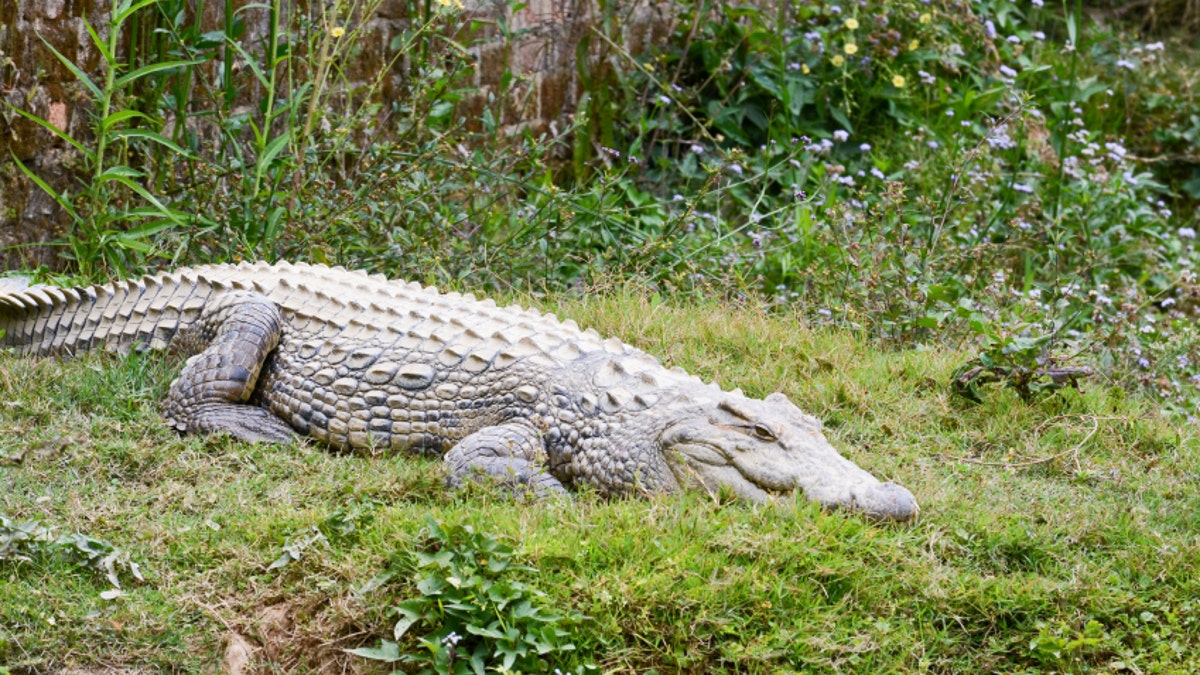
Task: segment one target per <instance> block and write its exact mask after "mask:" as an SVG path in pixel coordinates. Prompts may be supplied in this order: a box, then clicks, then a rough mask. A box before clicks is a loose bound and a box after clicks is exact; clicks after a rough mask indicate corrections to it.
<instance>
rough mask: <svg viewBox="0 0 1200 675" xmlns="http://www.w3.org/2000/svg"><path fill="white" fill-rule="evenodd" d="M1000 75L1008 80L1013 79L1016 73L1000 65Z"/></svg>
mask: <svg viewBox="0 0 1200 675" xmlns="http://www.w3.org/2000/svg"><path fill="white" fill-rule="evenodd" d="M1000 74H1001V75H1003V76H1005V77H1008V78H1013V77H1016V76H1017V71H1015V70H1013V69H1012V68H1009V67H1008V66H1006V65H1004V64H1000Z"/></svg>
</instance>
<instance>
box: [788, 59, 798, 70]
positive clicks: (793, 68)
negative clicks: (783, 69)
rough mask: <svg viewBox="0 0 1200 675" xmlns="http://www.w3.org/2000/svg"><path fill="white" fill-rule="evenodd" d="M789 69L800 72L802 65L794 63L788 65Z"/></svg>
mask: <svg viewBox="0 0 1200 675" xmlns="http://www.w3.org/2000/svg"><path fill="white" fill-rule="evenodd" d="M787 69H788V70H800V64H799V63H796V62H795V61H793V62H792V63H789V64H787Z"/></svg>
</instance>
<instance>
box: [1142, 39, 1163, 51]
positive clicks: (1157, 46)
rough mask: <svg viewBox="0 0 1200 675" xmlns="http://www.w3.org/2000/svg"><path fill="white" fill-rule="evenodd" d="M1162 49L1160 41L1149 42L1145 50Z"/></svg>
mask: <svg viewBox="0 0 1200 675" xmlns="http://www.w3.org/2000/svg"><path fill="white" fill-rule="evenodd" d="M1162 50H1163V43H1162V41H1159V42H1151V43H1150V44H1148V45H1146V51H1148V52H1161V51H1162Z"/></svg>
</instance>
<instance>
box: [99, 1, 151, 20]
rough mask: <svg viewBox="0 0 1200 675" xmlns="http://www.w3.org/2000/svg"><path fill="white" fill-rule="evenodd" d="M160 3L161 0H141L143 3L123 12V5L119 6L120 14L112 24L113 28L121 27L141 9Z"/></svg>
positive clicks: (138, 3)
mask: <svg viewBox="0 0 1200 675" xmlns="http://www.w3.org/2000/svg"><path fill="white" fill-rule="evenodd" d="M158 2H159V0H141V2H137V3H134V4H132V5H130V6H129V7H127V8H126V9H125V10H124V11H121V5H117V12H118V14H117V16H116V18H114V19H113V20H112V21H111V22H110V23H111V24H112V25H113V26H120V25H122V24H124V23H125V20H126V19H128V18H129V17H130V16H131V15H132V14H133V13H134V12H136V11H138V10H139V9H141V8H143V7H148V6H150V5H155V4H158ZM122 4H124V3H122Z"/></svg>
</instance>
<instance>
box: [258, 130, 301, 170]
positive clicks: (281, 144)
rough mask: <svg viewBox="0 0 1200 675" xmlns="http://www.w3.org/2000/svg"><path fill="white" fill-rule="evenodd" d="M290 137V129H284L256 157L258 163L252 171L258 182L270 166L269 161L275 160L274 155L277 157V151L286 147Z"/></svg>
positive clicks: (279, 151) (281, 150)
mask: <svg viewBox="0 0 1200 675" xmlns="http://www.w3.org/2000/svg"><path fill="white" fill-rule="evenodd" d="M291 137H292V132H291V131H290V130H289V131H285V132H283V133H282V134H280V135H279V136H276V137H275V138H274V139H272V140H271V142H270V143H268V144H267V147H266V148H265V149H264V150H263V153H262V155H261V156H259V158H258V163H257V166H255V171H254V173H255V178H257V179H258V181H259V182H260V183H261V182H262V178H263V176H264V175H265V174H266V173H267V170H268V169H270V168H271V163H272V162H274V161H275V157H277V156H278V155H279V153H281V152H283V150H284V148H286V147H287V144H288V141H289V140H291Z"/></svg>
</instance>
